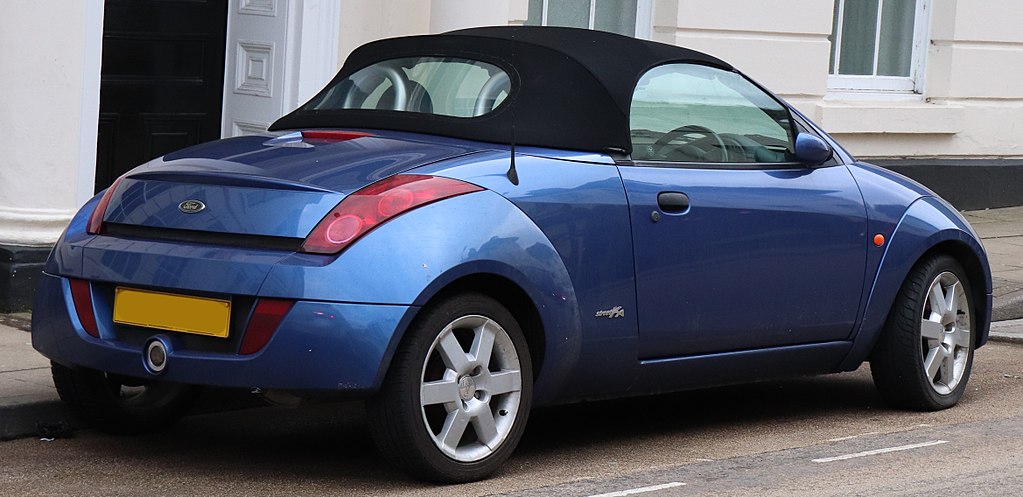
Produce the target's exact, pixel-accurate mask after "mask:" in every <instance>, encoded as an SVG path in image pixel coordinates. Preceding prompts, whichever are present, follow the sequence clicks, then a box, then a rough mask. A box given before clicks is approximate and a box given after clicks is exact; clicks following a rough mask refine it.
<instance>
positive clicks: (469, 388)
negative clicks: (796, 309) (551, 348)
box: [420, 315, 522, 462]
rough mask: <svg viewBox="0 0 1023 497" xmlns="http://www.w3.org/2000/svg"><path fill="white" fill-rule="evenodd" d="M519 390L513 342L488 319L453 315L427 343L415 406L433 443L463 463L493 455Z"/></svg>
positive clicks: (507, 428) (507, 426) (506, 430)
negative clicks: (428, 344) (418, 394)
mask: <svg viewBox="0 0 1023 497" xmlns="http://www.w3.org/2000/svg"><path fill="white" fill-rule="evenodd" d="M466 345H468V350H466ZM521 392H522V373H521V370H520V365H519V358H518V355H517V354H516V352H515V346H514V345H513V344H512V341H511V338H509V337H508V333H507V332H506V331H505V330H504V328H502V327H501V325H500V324H498V323H497V322H495V321H493V320H492V319H490V318H487V317H484V316H478V315H471V316H462V317H460V318H458V319H455V320H454V321H452V322H451V323H450V324H448V325H447V326H446V327H444V329H443V330H442V331H441V332H440V334H439V335H438V336H437V338H436V339H435V340H434V341H433V344H432V345H431V346H430V351H429V353H428V356H427V360H426V362H425V364H423V375H422V386H421V388H420V405H421V407H422V413H423V420H424V421H425V422H426V425H427V427H429V430H430V435H431V437H432V438H433V442H434V443H435V444H437V447H438V448H439V449H440V450H441V451H442V452H443V453H444V454H446V455H447V456H448V457H451V458H452V459H454V460H456V461H466V462H468V461H478V460H480V459H483V458H485V457H487V456H489V455H490V454H491V453H493V451H494V450H495V449H497V447H498V446H500V445H501V443H502V442H504V440H505V439H506V438H507V437H508V434H509V433H510V432H511V429H512V426H514V423H515V416H516V413H517V412H518V406H519V398H520V396H521Z"/></svg>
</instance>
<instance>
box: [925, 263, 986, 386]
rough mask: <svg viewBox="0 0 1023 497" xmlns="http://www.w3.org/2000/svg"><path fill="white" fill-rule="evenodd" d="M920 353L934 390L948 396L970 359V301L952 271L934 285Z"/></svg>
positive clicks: (930, 294) (931, 290) (960, 378)
mask: <svg viewBox="0 0 1023 497" xmlns="http://www.w3.org/2000/svg"><path fill="white" fill-rule="evenodd" d="M920 335H921V354H922V357H923V361H924V371H925V372H926V375H927V378H929V379H930V380H931V388H933V389H934V391H935V392H938V393H939V394H941V395H948V394H949V393H951V392H952V390H954V389H955V387H956V386H957V385H959V382H960V381H962V379H963V374H964V373H965V371H966V363H967V360H968V359H969V357H970V349H971V347H970V343H971V341H972V339H973V338H972V336H971V334H970V301H969V297H968V296H967V295H966V292H965V290H964V288H963V284H962V282H960V281H959V278H958V277H956V275H955V274H953V273H951V272H948V271H946V272H943V273H941V274H939V275H938V276H937V277H936V278H934V281H932V282H931V285H930V287H929V288H928V290H927V300H926V301H925V302H924V312H923V317H922V320H921V321H920Z"/></svg>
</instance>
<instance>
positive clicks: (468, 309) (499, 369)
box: [369, 294, 533, 483]
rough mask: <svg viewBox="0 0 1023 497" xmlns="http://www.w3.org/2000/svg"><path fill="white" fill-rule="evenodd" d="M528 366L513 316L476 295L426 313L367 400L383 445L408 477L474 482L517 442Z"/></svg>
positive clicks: (527, 399) (525, 408) (527, 397)
mask: <svg viewBox="0 0 1023 497" xmlns="http://www.w3.org/2000/svg"><path fill="white" fill-rule="evenodd" d="M532 386H533V375H532V365H531V361H530V356H529V349H528V348H527V346H526V340H525V337H524V336H523V334H522V331H521V329H520V328H519V325H518V323H517V322H516V321H515V318H514V317H513V316H512V315H511V313H510V312H509V311H508V310H507V309H505V308H504V307H503V306H502V305H501V304H499V303H498V302H496V301H495V300H493V299H491V298H489V297H486V296H484V295H479V294H465V295H459V296H456V297H454V298H449V299H446V300H444V301H442V302H440V303H438V304H437V305H434V306H431V307H430V308H427V309H425V310H424V311H423V314H421V315H420V316H419V317H418V318H417V319H416V322H415V323H414V324H413V326H412V327H411V328H410V329H409V331H408V333H407V335H406V338H405V339H404V340H403V341H402V344H401V346H400V348H399V350H398V351H397V353H396V355H395V357H394V360H393V361H392V364H391V368H390V370H389V371H388V374H387V377H386V379H385V381H384V386H383V388H382V390H381V392H380V394H379V395H378V396H377V397H376V398H374V399H373V400H372V401H370V402H369V409H370V420H371V426H372V428H373V437H374V439H375V440H376V442H377V445H378V446H379V448H380V450H381V452H382V453H383V454H384V455H385V456H386V457H387V458H388V459H390V460H391V461H392V462H394V463H395V464H397V465H398V466H400V467H402V468H403V469H405V470H406V471H408V472H410V473H412V474H413V475H415V476H417V477H420V478H424V479H427V480H432V481H438V482H447V483H455V482H467V481H474V480H479V479H482V478H485V477H487V476H488V475H489V474H491V473H492V472H494V471H495V470H496V469H497V468H498V467H499V466H500V465H501V464H502V463H503V462H504V461H505V460H506V459H507V458H508V456H509V455H511V452H512V451H513V450H514V449H515V446H516V445H518V442H519V439H520V438H521V437H522V433H523V431H524V430H525V426H526V419H527V418H528V416H529V409H530V404H531V396H532Z"/></svg>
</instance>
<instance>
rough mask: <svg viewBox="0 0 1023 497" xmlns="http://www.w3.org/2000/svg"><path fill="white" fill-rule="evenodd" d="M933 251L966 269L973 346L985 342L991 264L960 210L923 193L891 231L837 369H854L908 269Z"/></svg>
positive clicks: (884, 318)
mask: <svg viewBox="0 0 1023 497" xmlns="http://www.w3.org/2000/svg"><path fill="white" fill-rule="evenodd" d="M936 254H947V255H950V256H951V257H953V258H954V259H955V260H956V261H957V262H959V263H960V264H961V265H962V266H963V269H964V270H965V271H966V273H967V274H966V277H967V279H968V280H969V283H970V289H971V293H972V295H971V298H973V299H974V302H975V304H974V307H975V309H976V313H977V316H976V326H977V330H976V333H975V338H974V339H975V340H976V343H975V346H976V347H980V346H982V345H984V344H985V343H986V342H987V336H988V329H989V328H990V324H991V270H990V267H989V266H988V263H987V253H986V252H985V251H984V248H983V245H982V244H981V242H980V240H979V238H978V237H977V236H976V233H975V232H974V231H973V229H972V228H971V227H970V226H969V224H968V223H967V222H966V221H965V220H964V219H963V218H962V216H960V215H959V213H958V212H956V211H955V210H954V209H952V208H951V207H950V206H949V205H948V204H947V203H945V202H944V201H942V200H940V199H937V198H935V197H923V198H921V199H919V200H917V201H916V202H914V203H913V204H911V205H910V206H909V207H908V208H907V209H906V212H905V214H904V215H903V216H902V219H901V220H900V221H899V223H898V225H897V226H896V227H895V229H894V231H893V233H892V235H891V236H890V237H889V241H888V243H887V244H886V249H885V252H884V255H883V257H882V260H881V263H880V266H879V269H878V271H877V273H876V274H875V276H874V281H873V285H872V286H871V288H870V294H869V296H868V299H867V303H866V309H865V310H864V313H863V317H862V319H861V320H860V323H859V326H858V328H857V329H856V330H855V332H854V333H853V336H852V340H853V347H852V349H851V350H850V352H849V354H848V355H847V356H846V358H845V359H844V360H843V361H842V363H841V364H840V365H839V367H838V370H841V371H851V370H854V369H856V368H857V367H859V365H860V364H861V363H862V362H863V361H865V360H866V359H867V358H868V357H869V355H870V352H871V351H872V350H873V348H874V344H875V343H877V339H878V337H879V336H880V333H881V331H882V329H883V328H884V324H885V322H886V321H887V319H888V314H889V313H890V311H891V308H892V305H893V304H894V302H895V297H896V295H897V294H898V292H899V290H900V289H901V288H902V285H903V283H904V282H905V280H906V277H907V276H908V275H909V272H910V270H911V269H912V268H913V267H914V266H915V265H917V264H919V263H920V261H922V260H924V259H925V258H927V257H931V256H934V255H936Z"/></svg>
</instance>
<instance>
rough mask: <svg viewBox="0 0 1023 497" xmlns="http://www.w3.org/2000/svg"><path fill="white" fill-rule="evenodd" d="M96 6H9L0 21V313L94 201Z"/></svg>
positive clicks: (98, 2)
mask: <svg viewBox="0 0 1023 497" xmlns="http://www.w3.org/2000/svg"><path fill="white" fill-rule="evenodd" d="M102 34H103V1H102V0H84V1H75V2H69V1H60V0H14V1H12V2H9V3H5V4H4V15H3V16H0V46H3V47H4V50H0V67H3V68H4V77H3V78H0V150H2V153H0V311H10V310H13V308H14V307H22V306H23V305H22V304H23V301H24V300H26V299H27V298H30V297H31V295H27V296H26V295H23V294H21V293H23V292H25V291H26V290H27V291H29V293H31V291H32V290H33V289H34V284H33V281H32V280H34V275H33V274H32V273H33V272H35V273H36V274H38V270H39V268H40V267H41V266H40V265H41V260H40V259H42V258H44V257H45V255H46V253H47V252H48V250H49V247H51V246H52V245H53V243H54V242H55V241H56V240H57V237H58V236H60V233H61V231H62V230H63V229H64V227H65V226H66V225H67V223H68V221H69V220H70V219H71V216H72V214H74V212H75V211H76V210H77V209H78V207H79V206H81V205H82V204H83V203H85V201H87V200H88V199H89V198H90V197H91V196H92V193H93V182H94V177H95V169H96V133H97V122H98V118H99V80H100V59H101V43H102Z"/></svg>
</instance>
